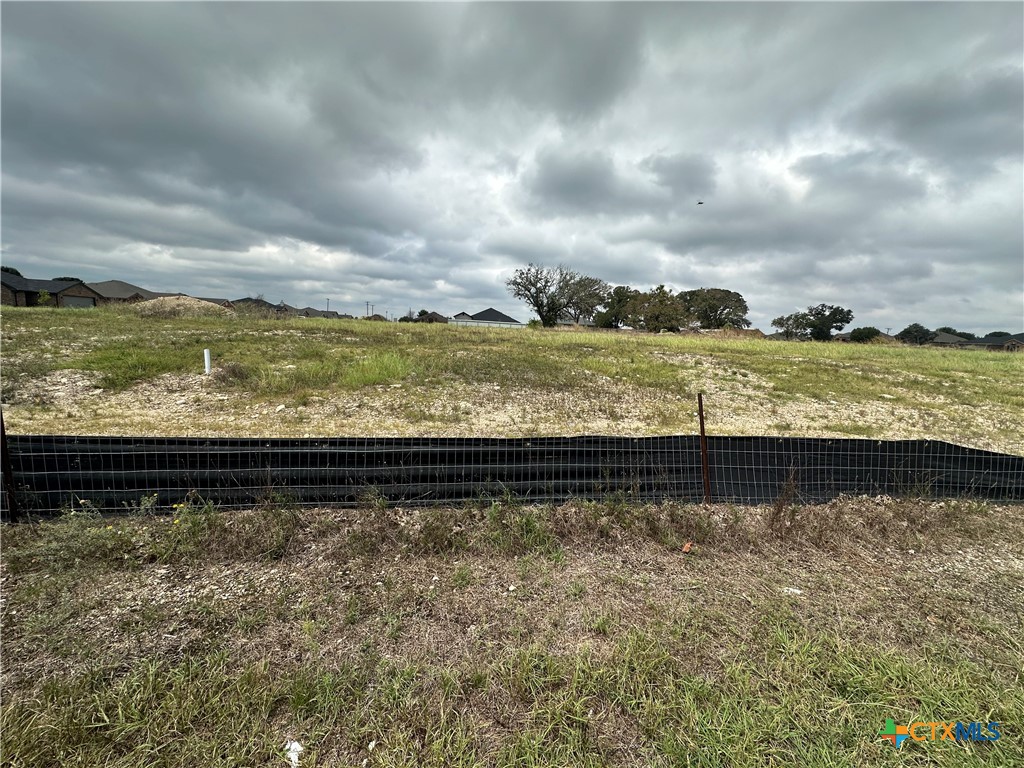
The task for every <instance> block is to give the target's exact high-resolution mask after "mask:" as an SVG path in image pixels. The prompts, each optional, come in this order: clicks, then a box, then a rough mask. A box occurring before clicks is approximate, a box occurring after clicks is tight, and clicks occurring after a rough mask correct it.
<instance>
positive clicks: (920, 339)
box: [896, 323, 935, 344]
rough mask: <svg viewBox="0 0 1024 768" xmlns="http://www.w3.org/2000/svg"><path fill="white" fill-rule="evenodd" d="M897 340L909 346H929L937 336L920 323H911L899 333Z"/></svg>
mask: <svg viewBox="0 0 1024 768" xmlns="http://www.w3.org/2000/svg"><path fill="white" fill-rule="evenodd" d="M896 338H897V339H899V340H900V341H903V342H906V343H907V344H927V343H928V342H929V341H931V340H932V339H934V338H935V334H934V333H933V332H932V331H929V330H928V329H927V328H925V327H924V326H923V325H921V324H920V323H911V324H910V325H908V326H907V327H906V328H904V329H903V330H902V331H900V332H899V333H897V334H896Z"/></svg>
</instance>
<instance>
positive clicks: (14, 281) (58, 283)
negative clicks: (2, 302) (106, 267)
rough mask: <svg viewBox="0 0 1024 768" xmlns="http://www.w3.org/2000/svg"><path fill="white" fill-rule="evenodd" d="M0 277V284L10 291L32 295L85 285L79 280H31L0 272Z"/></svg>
mask: <svg viewBox="0 0 1024 768" xmlns="http://www.w3.org/2000/svg"><path fill="white" fill-rule="evenodd" d="M0 275H2V277H0V284H3V285H6V286H7V287H8V288H10V289H11V290H12V291H29V292H32V293H38V292H39V291H46V292H47V293H53V294H57V293H60V292H61V291H66V290H67V289H68V288H71V287H73V286H76V285H85V283H83V282H81V281H79V280H33V279H32V278H29V277H18V276H17V275H12V274H11V273H10V272H0ZM86 287H88V286H86Z"/></svg>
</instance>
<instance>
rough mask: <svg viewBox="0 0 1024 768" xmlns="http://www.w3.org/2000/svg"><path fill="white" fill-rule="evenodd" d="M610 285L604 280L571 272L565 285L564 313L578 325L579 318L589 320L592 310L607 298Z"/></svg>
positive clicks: (592, 314) (592, 313)
mask: <svg viewBox="0 0 1024 768" xmlns="http://www.w3.org/2000/svg"><path fill="white" fill-rule="evenodd" d="M610 290H611V286H610V285H608V283H606V282H605V281H604V280H601V279H600V278H597V277H590V276H588V275H581V274H579V273H577V272H573V273H572V277H571V278H570V279H569V282H568V284H567V285H566V304H565V314H566V315H568V316H569V318H571V319H572V321H573V322H574V323H576V324H577V325H579V323H580V320H589V319H591V318H592V317H593V316H594V311H595V310H596V309H597V308H598V307H600V306H601V305H602V304H604V303H605V301H607V300H608V293H609V291H610Z"/></svg>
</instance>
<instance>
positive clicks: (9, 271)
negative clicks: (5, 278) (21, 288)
mask: <svg viewBox="0 0 1024 768" xmlns="http://www.w3.org/2000/svg"><path fill="white" fill-rule="evenodd" d="M0 272H6V273H7V274H9V275H14V276H16V277H24V275H23V274H21V272H19V271H18V270H16V269H15V268H14V267H8V266H7V265H6V264H5V265H4V266H2V267H0Z"/></svg>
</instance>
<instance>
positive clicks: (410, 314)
mask: <svg viewBox="0 0 1024 768" xmlns="http://www.w3.org/2000/svg"><path fill="white" fill-rule="evenodd" d="M429 314H430V313H429V312H428V311H427V310H425V309H421V310H420V311H419V313H417V315H416V317H423V316H424V315H429ZM409 317H412V309H410V310H409Z"/></svg>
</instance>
